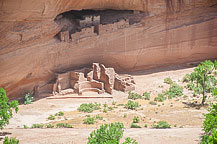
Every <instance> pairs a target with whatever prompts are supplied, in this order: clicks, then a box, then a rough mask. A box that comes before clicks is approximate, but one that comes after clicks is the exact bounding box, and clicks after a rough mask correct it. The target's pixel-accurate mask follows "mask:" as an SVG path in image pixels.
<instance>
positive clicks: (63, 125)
mask: <svg viewBox="0 0 217 144" xmlns="http://www.w3.org/2000/svg"><path fill="white" fill-rule="evenodd" d="M57 128H73V126H72V125H70V124H68V123H58V124H57Z"/></svg>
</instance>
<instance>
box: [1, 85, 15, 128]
mask: <svg viewBox="0 0 217 144" xmlns="http://www.w3.org/2000/svg"><path fill="white" fill-rule="evenodd" d="M18 105H19V103H18V101H16V100H15V101H12V102H8V97H7V95H6V91H5V90H4V89H3V88H0V129H3V128H4V127H5V126H6V125H8V124H9V120H10V119H11V118H12V117H13V113H12V110H13V109H15V112H16V113H17V112H18V110H19V108H18Z"/></svg>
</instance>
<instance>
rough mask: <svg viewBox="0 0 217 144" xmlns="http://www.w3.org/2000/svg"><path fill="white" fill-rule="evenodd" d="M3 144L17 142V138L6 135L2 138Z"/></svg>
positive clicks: (16, 143) (15, 143)
mask: <svg viewBox="0 0 217 144" xmlns="http://www.w3.org/2000/svg"><path fill="white" fill-rule="evenodd" d="M3 144H19V140H18V139H16V138H14V137H12V138H8V137H7V136H6V137H5V138H4V142H3Z"/></svg>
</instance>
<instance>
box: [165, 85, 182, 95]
mask: <svg viewBox="0 0 217 144" xmlns="http://www.w3.org/2000/svg"><path fill="white" fill-rule="evenodd" d="M165 94H166V95H167V96H168V99H172V98H174V97H179V96H182V95H183V89H182V87H181V86H179V85H178V84H177V83H173V84H171V85H170V88H169V90H167V91H165Z"/></svg>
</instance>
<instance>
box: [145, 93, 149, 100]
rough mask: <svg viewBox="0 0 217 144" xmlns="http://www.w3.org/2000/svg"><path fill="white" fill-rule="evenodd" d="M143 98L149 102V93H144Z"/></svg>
mask: <svg viewBox="0 0 217 144" xmlns="http://www.w3.org/2000/svg"><path fill="white" fill-rule="evenodd" d="M143 97H144V99H145V100H150V93H148V92H144V93H143Z"/></svg>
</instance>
